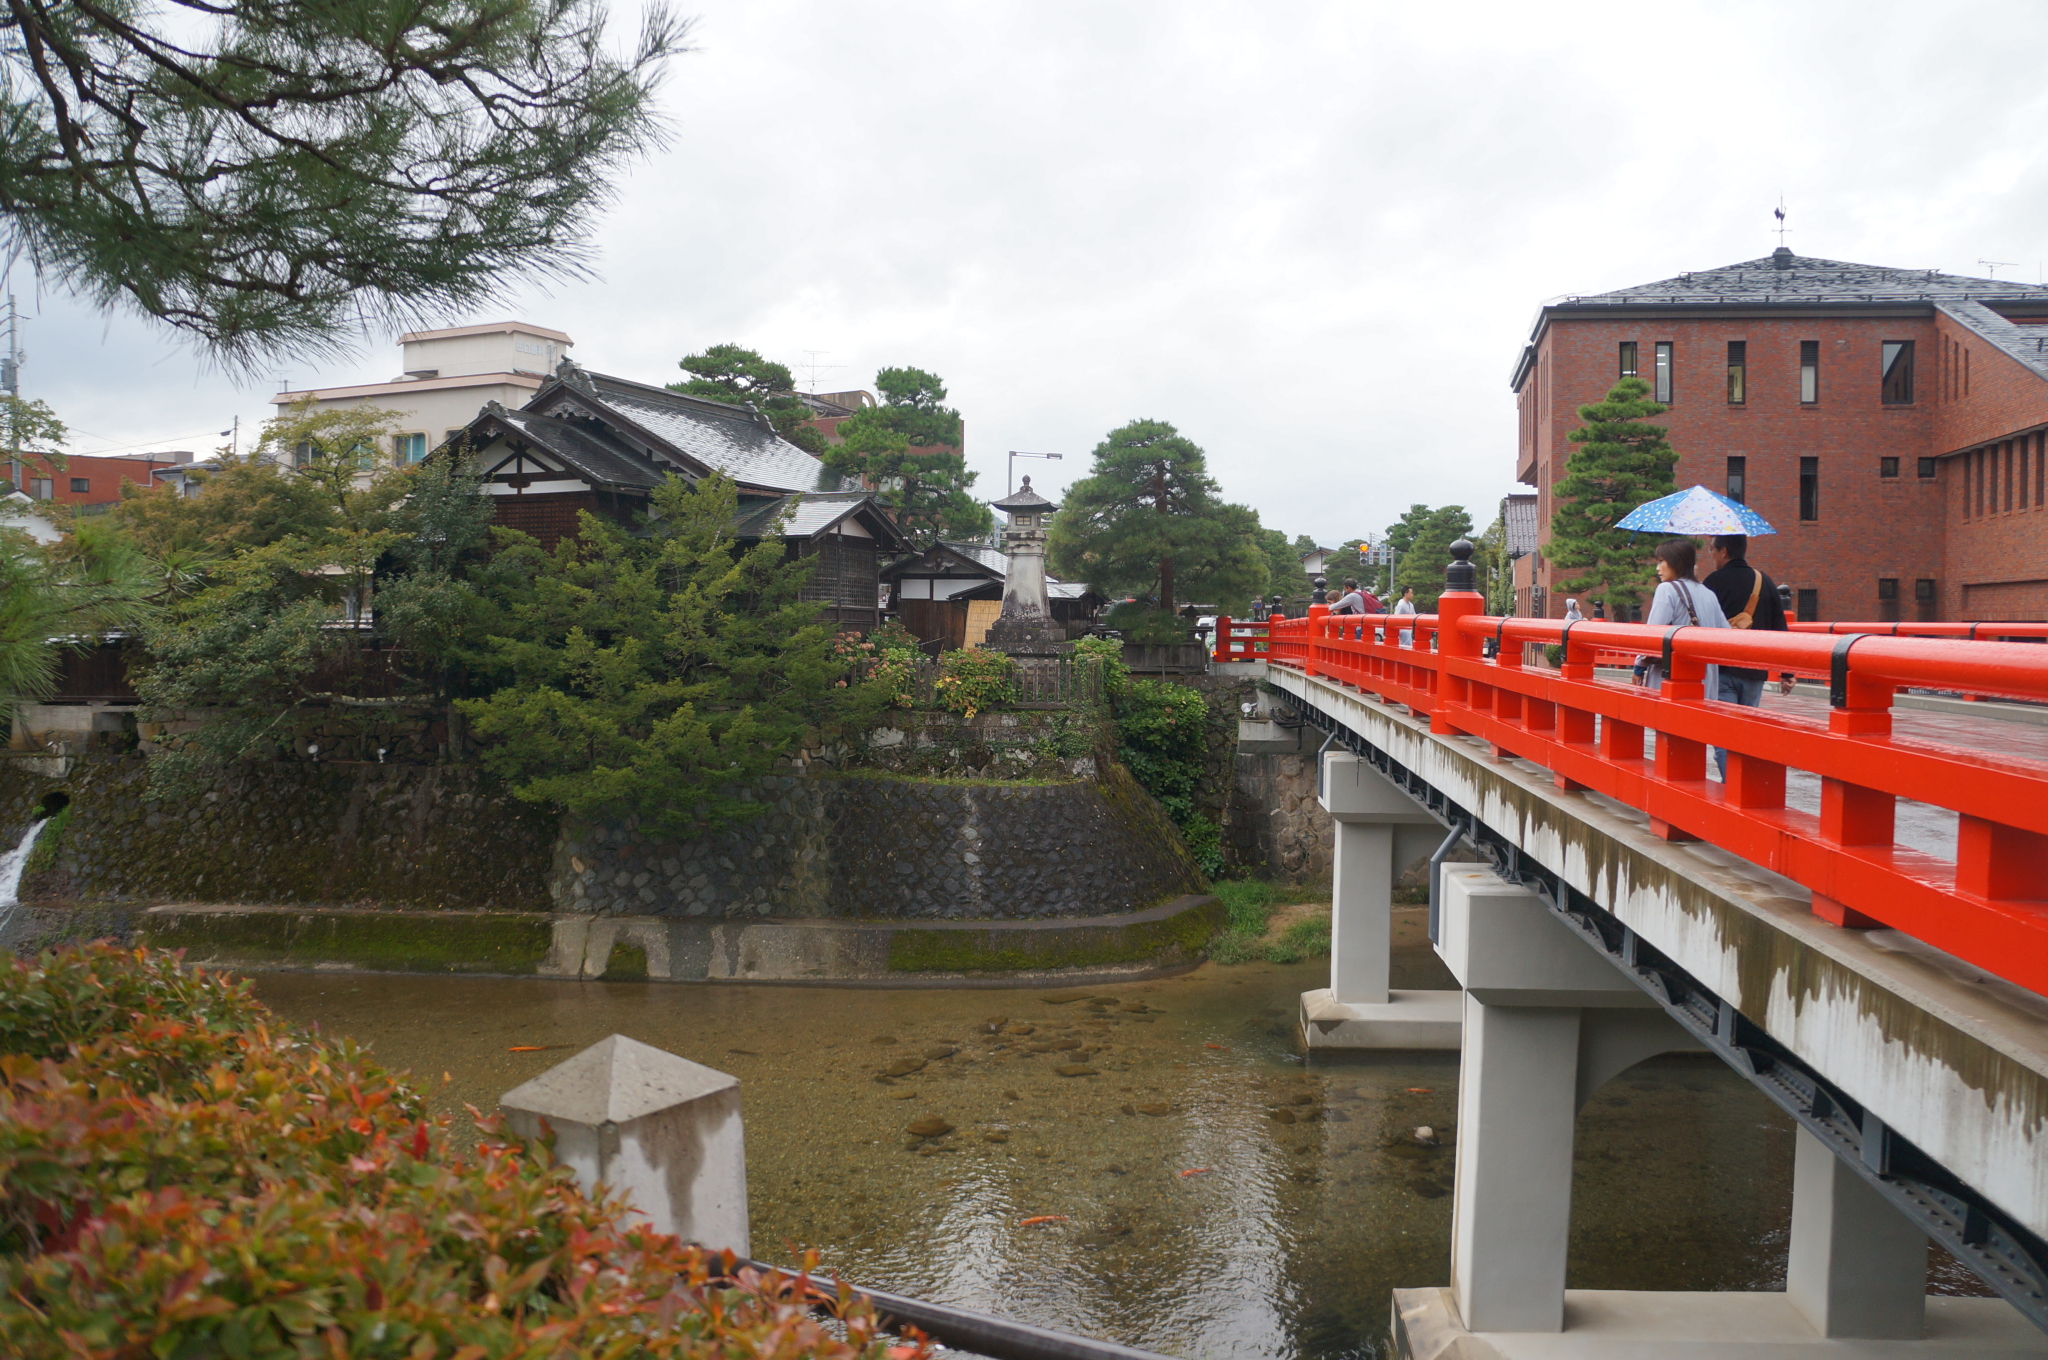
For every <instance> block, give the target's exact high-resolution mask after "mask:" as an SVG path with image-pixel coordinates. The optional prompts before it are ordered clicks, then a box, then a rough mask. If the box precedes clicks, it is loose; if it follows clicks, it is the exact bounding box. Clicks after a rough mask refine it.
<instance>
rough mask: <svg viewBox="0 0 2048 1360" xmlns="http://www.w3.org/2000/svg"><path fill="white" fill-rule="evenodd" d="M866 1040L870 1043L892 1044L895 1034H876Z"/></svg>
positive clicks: (894, 1040)
mask: <svg viewBox="0 0 2048 1360" xmlns="http://www.w3.org/2000/svg"><path fill="white" fill-rule="evenodd" d="M868 1042H869V1043H871V1044H893V1043H895V1042H896V1036H895V1035H893V1034H877V1035H876V1036H875V1037H874V1038H872V1039H870V1040H868Z"/></svg>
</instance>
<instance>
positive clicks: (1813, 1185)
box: [1393, 864, 2048, 1360]
mask: <svg viewBox="0 0 2048 1360" xmlns="http://www.w3.org/2000/svg"><path fill="white" fill-rule="evenodd" d="M1440 936H1441V938H1440V939H1439V941H1438V946H1437V947H1438V951H1439V952H1440V953H1441V954H1442V955H1443V958H1444V962H1445V963H1446V964H1447V965H1448V966H1449V967H1450V969H1451V971H1452V973H1454V974H1455V975H1456V976H1457V978H1458V981H1459V982H1460V983H1462V984H1463V985H1464V988H1465V1024H1464V1060H1463V1062H1462V1064H1461V1066H1460V1071H1459V1075H1458V1122H1457V1125H1456V1127H1455V1129H1454V1131H1453V1136H1454V1138H1455V1140H1456V1144H1457V1159H1458V1160H1457V1172H1456V1195H1457V1198H1456V1200H1455V1201H1454V1203H1453V1206H1452V1228H1451V1285H1450V1287H1449V1288H1447V1289H1441V1288H1430V1289H1397V1290H1395V1291H1394V1323H1393V1330H1394V1337H1393V1340H1394V1344H1395V1350H1396V1352H1397V1354H1398V1355H1399V1356H1400V1357H1402V1360H1480V1358H1481V1357H1484V1360H1558V1357H1560V1356H1566V1355H1569V1356H1572V1357H1574V1360H1643V1358H1644V1357H1647V1356H1662V1355H1670V1354H1685V1355H1697V1356H1716V1357H1753V1358H1754V1360H1783V1357H1784V1356H1786V1355H1790V1354H1807V1353H1812V1354H1814V1355H1816V1356H1819V1355H1821V1354H1822V1353H1826V1354H1830V1355H1836V1356H1841V1357H1844V1358H1845V1360H1847V1358H1848V1357H1854V1358H1855V1360H1906V1357H1909V1356H1915V1355H1920V1354H1922V1353H1923V1352H1924V1353H1925V1354H1926V1355H1928V1356H1930V1357H1931V1356H1934V1355H1936V1354H1939V1355H1940V1356H1942V1357H1944V1360H1964V1357H1970V1360H1994V1358H1996V1360H2009V1358H2010V1357H2020V1356H2026V1357H2048V1337H2044V1336H2043V1335H2042V1334H2041V1333H2039V1332H2037V1331H2035V1330H2034V1329H2033V1328H2032V1327H2031V1326H2030V1325H2029V1324H2028V1323H2027V1322H2026V1320H2025V1319H2024V1318H2023V1317H2022V1316H2021V1315H2020V1314H2019V1312H2018V1311H2017V1310H2016V1309H2014V1308H2012V1307H2011V1306H2010V1305H2008V1304H2006V1303H2004V1302H2003V1301H2002V1300H1997V1299H1965V1298H1935V1299H1928V1298H1926V1297H1925V1290H1926V1270H1927V1264H1926V1262H1927V1242H1926V1238H1925V1237H1923V1236H1922V1235H1921V1234H1920V1233H1919V1231H1918V1230H1917V1229H1915V1228H1914V1226H1913V1225H1912V1224H1911V1223H1909V1222H1908V1221H1907V1220H1906V1219H1905V1218H1904V1216H1903V1215H1901V1214H1899V1213H1898V1211H1896V1210H1895V1209H1893V1208H1892V1207H1891V1206H1890V1205H1889V1204H1888V1203H1887V1202H1886V1201H1885V1200H1883V1199H1882V1198H1880V1197H1879V1196H1878V1195H1877V1194H1876V1193H1875V1192H1874V1191H1872V1190H1871V1189H1870V1187H1869V1186H1868V1185H1867V1184H1865V1183H1864V1182H1863V1180H1862V1179H1861V1178H1860V1177H1858V1176H1857V1175H1856V1174H1855V1173H1854V1172H1853V1171H1852V1170H1850V1169H1849V1168H1848V1167H1846V1166H1843V1165H1842V1164H1841V1163H1840V1162H1839V1161H1838V1160H1837V1159H1836V1157H1835V1155H1834V1152H1833V1150H1832V1149H1830V1148H1829V1147H1828V1146H1827V1145H1826V1144H1825V1143H1823V1142H1821V1141H1820V1140H1819V1139H1817V1138H1814V1137H1812V1136H1811V1135H1809V1134H1807V1133H1805V1132H1804V1131H1801V1133H1800V1134H1799V1145H1798V1150H1797V1154H1796V1160H1795V1163H1794V1165H1795V1172H1794V1188H1793V1206H1792V1234H1791V1235H1792V1244H1791V1253H1790V1263H1789V1269H1788V1272H1787V1276H1788V1278H1787V1289H1786V1292H1784V1293H1680V1292H1647V1291H1645V1292H1635V1291H1628V1290H1594V1289H1573V1290H1567V1289H1566V1288H1565V1259H1566V1248H1567V1243H1568V1240H1569V1236H1570V1227H1571V1183H1572V1137H1573V1124H1574V1122H1575V1120H1576V1117H1577V1114H1578V1111H1579V1108H1580V1106H1582V1105H1583V1104H1584V1103H1585V1102H1586V1101H1587V1100H1588V1099H1589V1098H1591V1097H1592V1095H1593V1094H1594V1093H1595V1092H1596V1091H1597V1090H1599V1088H1600V1087H1601V1086H1602V1085H1603V1084H1605V1083H1606V1082H1607V1081H1608V1080H1610V1079H1611V1078H1613V1077H1615V1076H1617V1075H1619V1074H1620V1073H1621V1072H1622V1071H1623V1070H1625V1069H1626V1068H1628V1067H1630V1066H1632V1065H1633V1064H1635V1063H1637V1062H1640V1061H1641V1060H1643V1059H1644V1058H1648V1057H1653V1056H1655V1055H1656V1054H1658V1053H1663V1052H1668V1051H1671V1050H1674V1049H1684V1048H1698V1047H1699V1044H1698V1042H1697V1041H1696V1040H1694V1039H1693V1037H1692V1035H1691V1034H1690V1033H1688V1032H1687V1031H1686V1030H1684V1029H1682V1028H1681V1027H1680V1026H1679V1025H1678V1024H1677V1023H1676V1022H1674V1021H1672V1020H1671V1019H1670V1018H1669V1017H1667V1016H1666V1015H1665V1014H1664V1013H1663V1011H1662V1009H1661V1008H1658V1007H1656V1006H1655V1005H1654V1004H1653V1003H1651V1002H1650V1001H1649V999H1648V998H1647V997H1646V996H1644V995H1643V994H1642V992H1641V991H1640V990H1638V989H1637V988H1636V986H1635V985H1634V984H1633V983H1632V982H1630V981H1628V980H1627V979H1626V978H1624V977H1623V976H1622V975H1621V973H1620V972H1619V971H1618V970H1617V969H1615V968H1614V967H1613V965H1611V964H1610V963H1608V962H1607V960H1606V959H1605V958H1603V957H1601V956H1600V955H1599V954H1597V953H1595V952H1594V951H1593V950H1591V949H1589V948H1587V947H1586V946H1585V944H1584V943H1583V942H1581V941H1580V940H1579V939H1578V938H1577V937H1576V936H1575V935H1574V934H1573V933H1572V932H1571V931H1570V930H1569V929H1568V928H1566V927H1565V925H1564V924H1563V923H1562V922H1560V921H1558V920H1557V919H1556V918H1555V917H1554V916H1552V915H1551V913H1550V912H1549V910H1548V909H1547V908H1546V907H1545V906H1544V904H1543V903H1542V901H1541V900H1540V899H1538V898H1537V897H1536V896H1535V895H1534V894H1533V893H1530V892H1528V891H1527V890H1525V889H1522V888H1520V887H1517V886H1515V885H1512V884H1509V883H1506V882H1504V881H1502V880H1501V879H1500V878H1499V877H1498V876H1497V875H1495V874H1493V873H1492V872H1491V871H1489V870H1487V869H1483V868H1479V867H1476V866H1473V865H1467V864H1459V865H1446V866H1445V869H1444V892H1443V913H1442V928H1441V931H1440ZM1923 1328H1924V1331H1923ZM1923 1335H1924V1336H1925V1337H1926V1338H1927V1339H1925V1340H1921V1339H1920V1338H1922V1337H1923Z"/></svg>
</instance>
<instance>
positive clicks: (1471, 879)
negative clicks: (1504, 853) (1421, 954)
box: [1437, 864, 1656, 1007]
mask: <svg viewBox="0 0 2048 1360" xmlns="http://www.w3.org/2000/svg"><path fill="white" fill-rule="evenodd" d="M1437 953H1438V955H1440V956H1441V957H1442V959H1443V961H1444V963H1445V965H1446V966H1447V967H1449V968H1450V970H1451V975H1452V976H1453V977H1455V978H1457V979H1458V982H1459V984H1460V985H1461V986H1463V987H1464V988H1465V990H1466V991H1468V992H1470V993H1472V994H1473V995H1474V996H1476V997H1477V998H1478V999H1479V1000H1481V1001H1484V1002H1486V1003H1487V1004H1488V1005H1494V1006H1618V1007H1651V1006H1655V1005H1656V1003H1655V1002H1654V1001H1652V1000H1650V998H1649V997H1647V996H1645V995H1644V994H1643V992H1642V989H1641V988H1639V987H1637V986H1636V985H1635V983H1633V982H1631V981H1629V979H1627V978H1626V977H1623V976H1622V974H1621V970H1620V969H1618V968H1616V967H1615V966H1614V965H1613V964H1611V963H1609V962H1608V961H1607V960H1606V959H1605V958H1603V957H1602V956H1601V955H1600V954H1599V953H1597V952H1596V951H1595V950H1593V949H1592V948H1590V947H1589V946H1587V944H1586V943H1585V942H1584V941H1583V940H1580V939H1579V938H1578V937H1577V936H1575V935H1573V934H1572V932H1571V930H1570V929H1569V928H1568V927H1566V926H1565V924H1564V923H1563V922H1562V921H1559V920H1558V919H1557V918H1556V917H1554V916H1552V915H1551V914H1550V911H1549V909H1548V908H1546V907H1545V906H1544V905H1543V902H1542V900H1541V899H1540V898H1538V897H1537V896H1536V894H1534V893H1532V892H1530V891H1529V890H1528V889H1527V888H1522V887H1517V886H1515V885H1514V884H1511V883H1508V882H1505V881H1503V880H1502V879H1501V877H1500V876H1499V875H1498V874H1496V873H1494V872H1493V871H1492V870H1491V869H1485V868H1480V867H1478V866H1475V865H1469V864H1456V865H1453V864H1446V865H1445V866H1444V869H1443V912H1442V917H1441V923H1440V927H1439V930H1438V939H1437Z"/></svg>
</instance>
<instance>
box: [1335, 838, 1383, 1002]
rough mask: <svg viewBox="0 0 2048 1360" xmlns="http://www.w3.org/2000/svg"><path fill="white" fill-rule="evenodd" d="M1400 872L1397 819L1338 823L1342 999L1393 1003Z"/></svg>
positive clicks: (1338, 990)
mask: <svg viewBox="0 0 2048 1360" xmlns="http://www.w3.org/2000/svg"><path fill="white" fill-rule="evenodd" d="M1394 874H1395V865H1394V828H1393V826H1392V824H1391V823H1386V822H1379V823H1374V822H1339V823H1337V846H1336V854H1335V855H1334V856H1332V858H1331V865H1330V995H1331V996H1332V997H1333V998H1335V999H1336V1000H1338V1001H1341V1002H1345V1003H1347V1004H1350V1005H1359V1006H1383V1005H1385V1004H1386V1002H1387V978H1388V970H1389V967H1390V961H1389V959H1388V950H1390V949H1391V948H1392V947H1393V911H1394Z"/></svg>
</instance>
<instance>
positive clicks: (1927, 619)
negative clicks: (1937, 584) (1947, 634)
mask: <svg viewBox="0 0 2048 1360" xmlns="http://www.w3.org/2000/svg"><path fill="white" fill-rule="evenodd" d="M1938 612H1940V611H1939V610H1937V609H1936V608H1935V604H1934V582H1933V581H1931V580H1929V579H1928V578H1927V577H1925V576H1923V577H1921V578H1920V579H1919V580H1917V581H1915V582H1913V617H1914V621H1915V622H1916V623H1933V622H1934V621H1935V620H1934V616H1935V615H1936V614H1937V613H1938Z"/></svg>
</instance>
